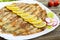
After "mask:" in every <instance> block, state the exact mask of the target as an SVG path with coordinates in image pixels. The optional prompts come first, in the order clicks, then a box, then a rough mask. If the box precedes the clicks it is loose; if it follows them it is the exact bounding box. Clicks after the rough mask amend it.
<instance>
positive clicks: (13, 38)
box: [0, 1, 59, 40]
mask: <svg viewBox="0 0 60 40" xmlns="http://www.w3.org/2000/svg"><path fill="white" fill-rule="evenodd" d="M17 2H18V3H21V2H23V3H32V4H34V3H37V4H39V5H40V6H41V7H42V8H43V9H45V10H46V11H47V13H48V12H52V11H50V10H49V9H48V8H47V7H45V6H44V5H43V4H42V3H40V2H37V1H16V2H15V3H17ZM12 3H14V2H0V9H1V8H2V7H4V6H6V5H9V4H12ZM54 15H55V13H54ZM55 18H56V19H57V20H58V23H57V25H56V26H55V27H52V28H51V29H47V28H46V29H45V30H44V31H42V32H39V33H35V34H31V35H26V36H13V35H12V34H2V33H0V36H1V37H3V38H5V39H9V40H22V39H32V38H36V37H38V36H42V35H44V34H47V33H49V32H51V31H53V30H54V29H55V28H57V27H58V25H59V18H58V17H57V16H56V15H55Z"/></svg>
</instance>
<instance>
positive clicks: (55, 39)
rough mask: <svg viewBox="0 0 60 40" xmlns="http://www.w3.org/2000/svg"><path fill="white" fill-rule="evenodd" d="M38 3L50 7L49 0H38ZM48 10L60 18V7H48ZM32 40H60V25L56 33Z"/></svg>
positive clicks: (0, 39)
mask: <svg viewBox="0 0 60 40" xmlns="http://www.w3.org/2000/svg"><path fill="white" fill-rule="evenodd" d="M37 1H39V2H41V3H43V4H44V5H45V6H46V7H48V6H47V4H48V1H49V0H37ZM48 8H49V9H50V10H52V11H53V12H55V14H57V16H58V17H59V18H60V5H59V6H57V7H48ZM0 40H3V39H2V38H0ZM30 40H60V25H59V27H57V28H56V29H55V30H54V31H52V32H50V33H48V34H46V35H43V36H41V37H37V38H34V39H30Z"/></svg>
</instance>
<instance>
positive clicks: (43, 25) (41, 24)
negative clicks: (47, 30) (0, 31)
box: [34, 22, 46, 28]
mask: <svg viewBox="0 0 60 40" xmlns="http://www.w3.org/2000/svg"><path fill="white" fill-rule="evenodd" d="M34 26H35V27H36V28H42V27H45V26H46V22H42V23H40V24H37V25H34Z"/></svg>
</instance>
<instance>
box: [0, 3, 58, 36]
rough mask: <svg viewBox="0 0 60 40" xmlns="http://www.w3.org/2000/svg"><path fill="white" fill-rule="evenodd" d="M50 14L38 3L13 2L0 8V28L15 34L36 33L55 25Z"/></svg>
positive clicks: (4, 31)
mask: <svg viewBox="0 0 60 40" xmlns="http://www.w3.org/2000/svg"><path fill="white" fill-rule="evenodd" d="M52 14H53V13H51V12H49V13H47V12H46V10H44V9H42V7H40V5H38V4H28V3H13V4H10V5H7V6H5V7H3V8H2V9H0V29H1V30H2V32H3V33H10V34H13V35H15V36H18V35H29V34H34V33H38V32H41V31H43V30H45V29H46V28H47V26H48V27H50V26H51V27H52V26H55V25H56V24H54V23H56V22H57V21H56V20H55V19H54V15H52ZM53 19H54V20H55V21H54V20H53ZM48 20H49V21H48ZM51 23H52V24H51Z"/></svg>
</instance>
